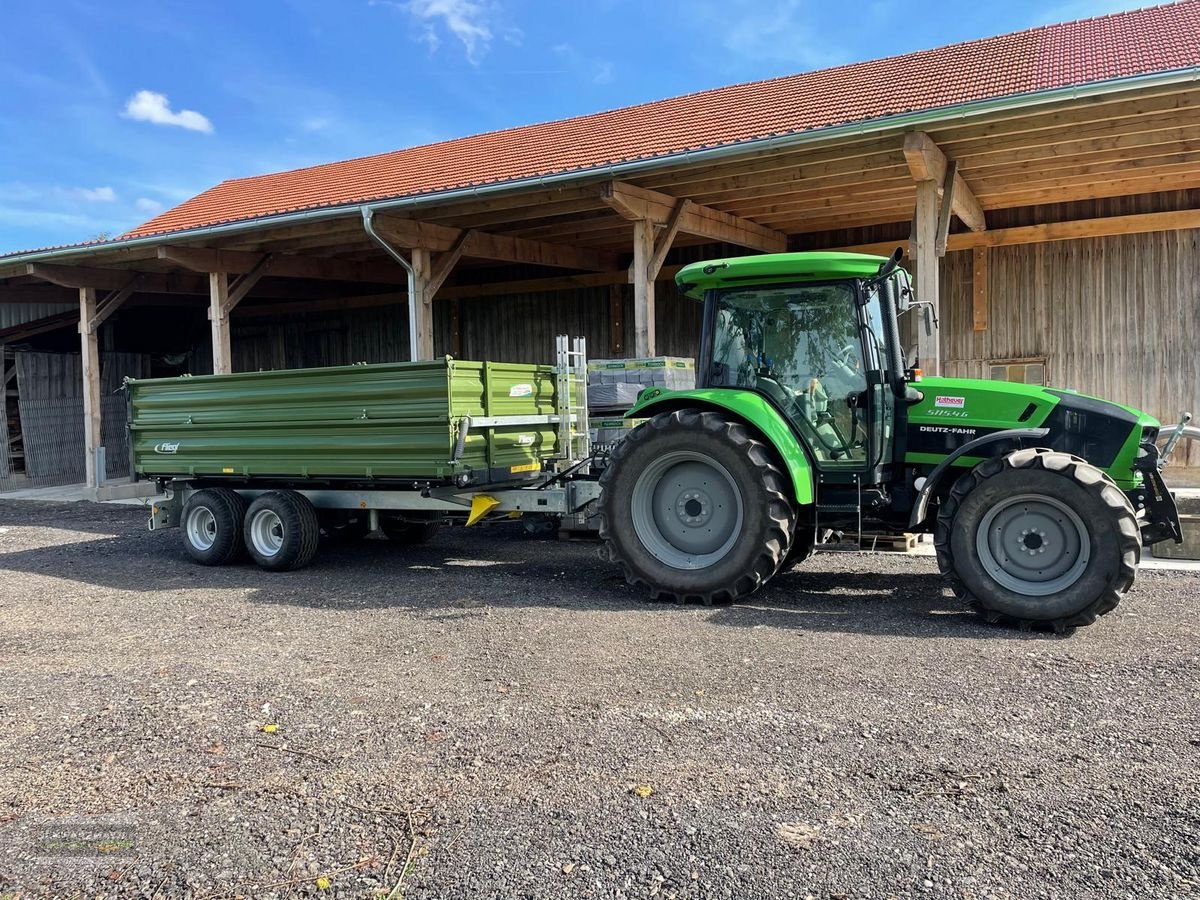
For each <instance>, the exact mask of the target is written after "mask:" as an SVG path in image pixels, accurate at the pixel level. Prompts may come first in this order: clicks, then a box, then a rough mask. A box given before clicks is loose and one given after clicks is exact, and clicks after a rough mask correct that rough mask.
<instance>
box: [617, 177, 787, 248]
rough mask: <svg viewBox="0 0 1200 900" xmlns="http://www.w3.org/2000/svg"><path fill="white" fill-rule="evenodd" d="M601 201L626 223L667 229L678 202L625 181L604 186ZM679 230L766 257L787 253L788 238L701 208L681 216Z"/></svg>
mask: <svg viewBox="0 0 1200 900" xmlns="http://www.w3.org/2000/svg"><path fill="white" fill-rule="evenodd" d="M600 199H601V200H603V201H604V203H605V205H606V206H608V207H609V208H610V209H612V210H614V211H615V212H616V213H617V214H618V215H619V216H621V217H622V218H624V219H628V220H630V221H633V222H638V221H647V222H650V223H652V224H654V225H667V224H668V223H669V222H670V220H671V217H672V215H673V214H674V212H675V209H676V206H677V204H678V202H679V198H678V197H672V196H671V195H670V194H663V193H659V192H658V191H652V190H650V189H648V188H642V187H638V186H637V185H633V184H627V183H626V182H622V181H606V182H604V184H603V185H601V187H600ZM676 230H677V231H683V232H684V233H685V234H694V235H697V236H699V237H704V238H708V239H709V240H713V241H723V242H725V243H728V244H736V245H737V246H739V247H748V248H750V249H751V250H759V251H761V252H763V253H782V252H784V251H785V250H787V235H786V234H784V233H782V232H780V231H775V230H774V229H771V228H767V227H766V226H764V225H759V224H758V223H757V222H751V221H750V220H749V219H743V218H739V217H738V216H734V215H731V214H730V213H727V212H721V211H720V210H716V209H711V208H710V207H707V206H700V205H699V204H692V205H690V206H689V207H688V208H687V209H686V210H685V211H684V212H683V213H681V214H680V219H679V225H678V227H677V229H676ZM647 261H649V260H647Z"/></svg>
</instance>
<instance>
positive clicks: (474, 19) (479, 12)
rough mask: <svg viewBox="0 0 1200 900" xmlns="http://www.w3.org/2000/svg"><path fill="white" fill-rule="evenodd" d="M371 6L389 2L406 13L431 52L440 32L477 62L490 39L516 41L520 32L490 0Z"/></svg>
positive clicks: (399, 0) (410, 0)
mask: <svg viewBox="0 0 1200 900" xmlns="http://www.w3.org/2000/svg"><path fill="white" fill-rule="evenodd" d="M370 2H371V5H372V6H376V5H382V6H391V7H393V8H395V9H399V10H402V11H403V12H405V13H407V14H408V15H409V16H410V17H411V18H412V19H413V20H414V21H415V22H416V23H417V24H418V25H419V26H420V28H421V40H422V41H424V42H425V44H426V45H427V46H428V47H429V52H430V53H434V52H436V51H437V50H438V48H439V47H441V45H442V36H443V34H449V35H450V36H452V37H454V38H457V39H458V41H459V42H460V43H461V44H462V45H463V49H464V50H466V53H467V59H468V60H469V61H470V62H471V63H472V64H475V65H478V63H479V60H480V58H481V57H482V56H483V55H484V54H485V53H487V51H488V48H489V47H490V46H491V43H492V41H493V40H494V39H495V38H496V37H497V36H499V37H502V38H504V39H505V40H508V41H510V42H513V43H518V42H519V40H520V36H521V32H520V30H519V29H517V28H515V27H514V26H512V25H509V24H508V23H506V22H505V21H504V20H503V17H502V15H501V11H500V8H499V6H498V5H497V4H496V3H494V2H492V0H370Z"/></svg>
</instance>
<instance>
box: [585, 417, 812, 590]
mask: <svg viewBox="0 0 1200 900" xmlns="http://www.w3.org/2000/svg"><path fill="white" fill-rule="evenodd" d="M600 484H601V486H602V488H603V491H602V493H601V496H600V538H601V540H603V541H604V545H605V549H606V552H607V555H608V557H609V559H611V560H612V561H614V562H616V563H619V564H620V565H621V567H622V568H623V569H624V571H625V578H626V580H627V581H628V582H629V583H630V584H632V585H635V586H639V587H642V588H645V589H646V590H648V591H649V593H650V595H651V596H652V597H653V598H654V599H673V600H677V601H680V602H683V601H687V600H699V601H700V602H702V603H705V604H712V603H714V602H728V601H732V600H736V599H738V598H739V597H744V596H746V595H747V594H750V593H752V592H754V591H755V590H757V589H758V588H759V587H761V586H762V585H763V584H765V583H766V582H767V581H768V580H769V579H770V578H771V577H772V576H773V575H774V574H775V573H776V572H777V571H778V570H779V567H780V565H781V564H782V563H783V560H784V558H785V557H786V556H787V553H788V549H789V548H790V546H791V539H792V534H793V532H794V530H795V521H796V511H795V507H794V505H793V503H792V501H791V499H790V490H789V485H788V483H787V480H786V476H785V475H784V474H783V472H782V471H781V470H780V467H779V466H778V465H777V464H776V462H775V459H774V456H773V454H772V453H771V452H770V450H769V448H768V446H767V445H766V444H764V443H763V442H762V441H760V440H758V439H757V438H756V437H755V436H754V435H753V434H752V433H751V432H750V430H749V429H748V428H747V427H746V426H745V425H743V424H742V423H741V422H737V421H735V420H732V419H729V418H727V417H725V416H724V415H722V414H720V413H716V412H701V411H699V410H694V409H685V410H677V411H675V412H665V413H660V414H659V415H657V416H655V417H654V418H652V419H650V420H649V421H648V422H645V423H644V424H642V425H640V426H638V428H636V429H634V431H633V432H631V433H630V434H629V436H628V437H627V438H626V439H625V440H623V441H622V442H621V443H620V444H619V445H618V446H617V448H616V450H615V451H613V455H612V458H611V460H610V461H609V465H608V467H607V468H606V469H605V470H604V474H603V475H601V477H600Z"/></svg>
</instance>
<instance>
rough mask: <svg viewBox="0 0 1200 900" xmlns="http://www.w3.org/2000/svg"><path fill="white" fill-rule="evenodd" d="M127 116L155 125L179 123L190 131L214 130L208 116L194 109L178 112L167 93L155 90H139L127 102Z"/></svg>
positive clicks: (178, 124)
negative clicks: (172, 107) (168, 99)
mask: <svg viewBox="0 0 1200 900" xmlns="http://www.w3.org/2000/svg"><path fill="white" fill-rule="evenodd" d="M124 115H125V117H126V118H129V119H134V120H135V121H138V122H152V123H153V124H155V125H177V126H178V127H180V128H186V129H188V130H189V131H203V132H205V133H206V134H207V133H209V132H211V131H212V130H213V126H212V122H210V121H209V120H208V117H207V116H205V115H202V114H201V113H198V112H196V111H195V110H194V109H181V110H179V111H178V112H176V111H175V110H173V109H171V104H170V103H169V102H168V101H167V96H166V94H159V93H157V92H155V91H138V92H137V93H136V94H134V95H133V96H132V97H130V98H129V102H128V103H126V104H125V113H124Z"/></svg>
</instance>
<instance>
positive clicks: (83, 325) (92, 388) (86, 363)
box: [79, 287, 104, 490]
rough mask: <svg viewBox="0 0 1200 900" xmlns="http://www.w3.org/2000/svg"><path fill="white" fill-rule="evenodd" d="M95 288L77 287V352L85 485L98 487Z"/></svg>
mask: <svg viewBox="0 0 1200 900" xmlns="http://www.w3.org/2000/svg"><path fill="white" fill-rule="evenodd" d="M95 318H96V289H95V288H94V287H84V288H80V289H79V351H80V359H81V362H82V369H83V452H84V470H85V472H86V473H87V486H88V487H89V488H91V489H93V490H94V489H95V488H97V487H99V485H100V481H101V478H102V477H103V475H104V473H103V472H100V471H99V469H98V467H97V465H96V463H97V459H96V456H97V450H99V448H100V439H101V438H100V345H99V342H98V340H97V336H96V329H95V328H93V327H91V324H90V323H92V322H94V321H95Z"/></svg>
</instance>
